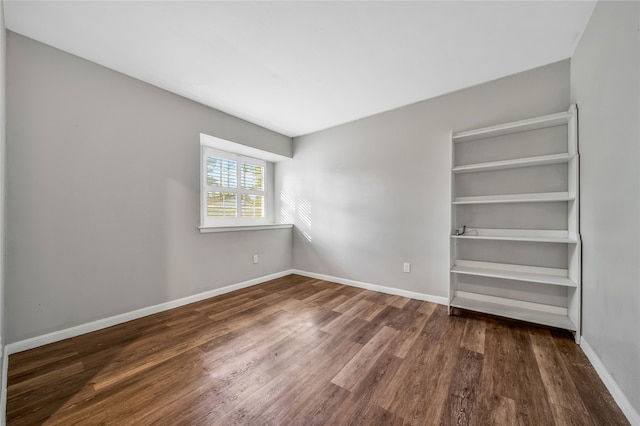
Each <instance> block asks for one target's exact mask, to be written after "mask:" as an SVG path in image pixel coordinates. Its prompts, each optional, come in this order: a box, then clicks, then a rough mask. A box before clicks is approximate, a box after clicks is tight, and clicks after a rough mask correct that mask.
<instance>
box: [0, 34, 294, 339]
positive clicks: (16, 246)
mask: <svg viewBox="0 0 640 426" xmlns="http://www.w3.org/2000/svg"><path fill="white" fill-rule="evenodd" d="M7 50H8V51H7V82H8V84H7V120H8V127H7V217H6V219H7V233H6V245H7V251H8V256H7V262H6V300H7V304H6V315H7V329H6V333H7V335H6V338H7V342H9V343H11V342H16V341H19V340H22V339H25V338H29V337H33V336H38V335H42V334H45V333H47V332H52V331H57V330H60V329H64V328H68V327H71V326H75V325H79V324H84V323H87V322H89V321H92V320H97V319H101V318H105V317H109V316H113V315H116V314H120V313H125V312H129V311H132V310H135V309H138V308H143V307H148V306H151V305H154V304H159V303H162V302H166V301H170V300H175V299H178V298H181V297H185V296H189V295H193V294H197V293H200V292H204V291H207V290H212V289H216V288H220V287H223V286H225V285H229V284H235V283H238V282H242V281H245V280H248V279H252V278H256V277H260V276H265V275H268V274H272V273H276V272H281V271H283V270H287V269H290V268H291V259H292V254H291V238H292V237H291V230H289V229H285V230H269V231H251V232H234V233H219V234H200V233H199V231H198V230H197V226H198V225H199V133H200V132H204V133H207V134H210V135H214V136H218V137H222V138H225V139H229V140H233V141H236V142H240V143H245V144H247V145H251V146H254V147H257V148H261V149H264V150H268V151H271V152H275V153H277V154H281V155H285V156H291V140H290V139H289V138H287V137H285V136H282V135H279V134H276V133H274V132H271V131H268V130H265V129H263V128H260V127H258V126H255V125H253V124H250V123H247V122H245V121H242V120H239V119H237V118H234V117H231V116H228V115H226V114H223V113H221V112H218V111H215V110H213V109H210V108H207V107H204V106H202V105H200V104H197V103H194V102H192V101H189V100H187V99H184V98H182V97H179V96H176V95H173V94H170V93H168V92H165V91H163V90H160V89H158V88H155V87H153V86H150V85H148V84H145V83H143V82H140V81H138V80H135V79H132V78H129V77H126V76H124V75H122V74H119V73H116V72H114V71H111V70H108V69H106V68H103V67H101V66H98V65H96V64H94V63H91V62H88V61H86V60H83V59H80V58H78V57H75V56H72V55H69V54H66V53H63V52H61V51H59V50H56V49H53V48H51V47H48V46H46V45H43V44H41V43H38V42H35V41H33V40H30V39H27V38H25V37H22V36H20V35H17V34H15V33H11V32H9V33H8V49H7ZM256 252H258V253H260V263H259V264H257V265H254V264H253V263H252V255H253V253H256Z"/></svg>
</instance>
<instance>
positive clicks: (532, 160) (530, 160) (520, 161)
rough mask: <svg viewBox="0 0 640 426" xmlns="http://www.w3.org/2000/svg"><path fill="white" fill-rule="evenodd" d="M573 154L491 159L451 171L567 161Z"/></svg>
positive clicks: (529, 165) (512, 167)
mask: <svg viewBox="0 0 640 426" xmlns="http://www.w3.org/2000/svg"><path fill="white" fill-rule="evenodd" d="M574 157H575V156H574V155H570V154H567V153H564V154H551V155H541V156H538V157H527V158H515V159H512V160H502V161H492V162H490V163H476V164H467V165H464V166H456V167H454V168H453V169H451V171H452V172H453V173H456V174H459V173H475V172H488V171H492V170H505V169H515V168H518V167H534V166H546V165H549V164H562V163H568V162H569V161H571V159H573V158H574Z"/></svg>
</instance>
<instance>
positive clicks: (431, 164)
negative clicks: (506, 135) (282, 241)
mask: <svg viewBox="0 0 640 426" xmlns="http://www.w3.org/2000/svg"><path fill="white" fill-rule="evenodd" d="M568 107H569V62H568V61H563V62H560V63H556V64H551V65H548V66H545V67H542V68H538V69H535V70H531V71H528V72H525V73H521V74H517V75H514V76H511V77H507V78H503V79H500V80H497V81H494V82H490V83H487V84H483V85H480V86H477V87H473V88H470V89H466V90H462V91H459V92H456V93H453V94H449V95H446V96H442V97H439V98H435V99H431V100H428V101H424V102H420V103H417V104H414V105H410V106H407V107H404V108H400V109H397V110H394V111H390V112H387V113H383V114H379V115H376V116H373V117H369V118H365V119H362V120H359V121H356V122H353V123H349V124H346V125H343V126H339V127H335V128H332V129H329V130H325V131H321V132H318V133H314V134H311V135H306V136H302V137H300V138H297V139H295V140H294V161H292V162H288V163H285V164H279V165H278V166H277V168H276V189H277V190H278V191H279V192H280V193H281V200H280V204H279V206H278V208H277V209H276V213H279V214H281V216H282V217H284V218H287V217H293V218H294V219H295V223H296V226H297V229H296V230H295V231H294V245H293V252H294V261H293V265H294V267H295V268H297V269H301V270H304V271H308V272H315V273H321V274H327V275H332V276H336V277H339V278H345V279H351V280H357V281H364V282H367V283H372V284H377V285H383V286H388V287H392V288H396V289H402V290H408V291H413V292H418V293H422V294H426V295H432V296H439V297H446V296H447V289H448V279H449V272H448V271H449V248H448V247H449V232H450V229H449V226H450V225H449V223H450V217H449V216H450V209H449V204H450V192H449V179H450V167H451V158H450V157H451V151H450V143H449V135H450V131H451V129H455V130H466V129H471V128H476V127H480V126H484V125H490V124H497V123H501V122H506V121H511V120H519V119H522V118H527V117H533V116H537V115H541V114H548V113H553V112H559V111H564V110H567V109H568ZM404 261H407V262H411V264H412V270H411V273H409V274H406V273H403V272H402V263H403V262H404Z"/></svg>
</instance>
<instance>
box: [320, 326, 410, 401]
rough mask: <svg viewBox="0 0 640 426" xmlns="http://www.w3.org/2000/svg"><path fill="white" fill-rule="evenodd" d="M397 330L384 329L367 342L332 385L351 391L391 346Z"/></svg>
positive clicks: (334, 379) (337, 375) (333, 380)
mask: <svg viewBox="0 0 640 426" xmlns="http://www.w3.org/2000/svg"><path fill="white" fill-rule="evenodd" d="M397 333H398V332H397V330H394V329H392V328H390V327H383V328H382V329H381V330H380V331H379V332H378V333H376V334H375V336H373V337H372V338H371V340H369V341H368V342H367V344H366V345H364V347H363V348H362V349H361V350H360V352H358V354H357V355H356V356H355V357H353V358H352V359H351V361H349V362H348V363H347V365H345V366H344V368H343V369H342V370H340V372H339V373H338V374H336V376H335V377H334V378H333V379H331V383H333V384H335V385H338V386H340V387H342V388H345V389H347V390H348V391H351V390H352V389H353V388H354V387H355V386H356V385H357V384H358V382H359V381H360V380H362V378H363V377H364V376H365V375H366V374H367V373H368V372H369V370H370V369H371V367H372V366H373V365H374V363H375V362H376V360H377V359H378V357H379V356H380V355H381V354H382V353H383V352H384V350H385V349H386V348H387V346H389V344H390V343H391V341H392V340H393V338H394V337H395V336H396V334H397Z"/></svg>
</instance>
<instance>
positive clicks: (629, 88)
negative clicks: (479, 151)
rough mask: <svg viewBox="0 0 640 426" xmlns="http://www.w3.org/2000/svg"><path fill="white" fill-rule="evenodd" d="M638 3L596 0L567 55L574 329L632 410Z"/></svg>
mask: <svg viewBox="0 0 640 426" xmlns="http://www.w3.org/2000/svg"><path fill="white" fill-rule="evenodd" d="M639 27H640V3H638V2H598V4H597V6H596V8H595V11H594V13H593V15H592V17H591V20H590V21H589V24H588V26H587V28H586V30H585V33H584V35H583V36H582V38H581V40H580V43H579V45H578V47H577V49H576V51H575V53H574V56H573V57H572V60H571V96H572V98H573V100H574V101H575V102H576V103H577V104H578V108H579V132H580V151H581V157H580V158H581V177H582V179H581V228H582V241H583V275H582V279H583V305H582V318H583V320H582V321H583V326H582V327H583V328H582V334H583V336H584V338H585V340H586V341H587V342H588V344H589V345H590V346H591V347H592V348H593V350H594V351H595V352H596V354H597V355H598V357H599V358H600V359H601V360H602V362H603V364H604V365H605V367H606V368H607V369H608V371H609V373H610V374H611V376H612V377H613V378H614V380H615V381H616V382H617V383H618V385H619V386H620V388H621V389H622V391H623V392H624V393H625V395H626V396H627V398H628V399H629V401H630V403H631V404H632V405H633V407H634V408H635V410H636V412H640V227H639V226H638V220H639V218H640V168H639V167H638V162H639V161H640V127H639V119H638V118H639V117H640V84H639V83H640V44H639V42H638V30H639Z"/></svg>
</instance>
